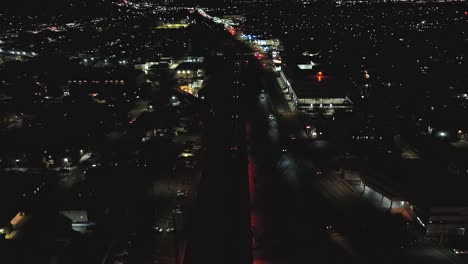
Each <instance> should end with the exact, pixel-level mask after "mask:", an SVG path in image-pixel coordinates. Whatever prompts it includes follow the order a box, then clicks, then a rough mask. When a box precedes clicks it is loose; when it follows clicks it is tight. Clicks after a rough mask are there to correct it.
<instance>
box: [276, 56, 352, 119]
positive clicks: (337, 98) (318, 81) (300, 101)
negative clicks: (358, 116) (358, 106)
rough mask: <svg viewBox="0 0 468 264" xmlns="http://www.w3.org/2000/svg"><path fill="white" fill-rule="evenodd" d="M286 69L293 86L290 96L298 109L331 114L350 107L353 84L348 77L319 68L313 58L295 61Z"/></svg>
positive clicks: (348, 109) (311, 113) (348, 110)
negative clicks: (334, 74)
mask: <svg viewBox="0 0 468 264" xmlns="http://www.w3.org/2000/svg"><path fill="white" fill-rule="evenodd" d="M288 64H290V63H288ZM285 72H286V75H287V76H288V79H289V81H290V85H291V86H292V90H293V91H292V93H291V95H290V96H291V97H292V98H289V99H290V100H291V101H293V102H294V104H295V105H296V108H297V110H299V111H300V112H302V113H305V114H307V115H313V116H316V115H322V116H332V115H334V114H335V113H337V112H352V111H353V102H352V101H351V99H350V97H349V96H350V94H351V88H352V84H351V83H350V82H349V81H346V80H344V79H343V78H340V77H339V76H333V75H331V74H328V73H327V72H324V71H322V70H320V68H319V67H318V66H317V64H314V63H313V62H312V61H309V62H307V63H297V62H296V64H295V66H292V67H291V66H290V67H288V68H287V70H286V71H285Z"/></svg>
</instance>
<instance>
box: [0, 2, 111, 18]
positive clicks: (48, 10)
mask: <svg viewBox="0 0 468 264" xmlns="http://www.w3.org/2000/svg"><path fill="white" fill-rule="evenodd" d="M103 1H106V2H109V3H110V2H111V1H113V0H4V1H2V2H4V3H2V6H1V7H0V12H3V13H16V14H37V15H54V14H57V13H59V12H61V11H63V10H67V11H69V12H72V11H73V10H75V11H76V12H83V10H89V11H90V12H92V11H96V10H93V9H95V8H97V7H98V5H99V3H102V2H103ZM71 3H73V4H74V6H75V7H74V8H72V7H70V4H71ZM84 5H86V7H85V6H84ZM83 8H84V9H83Z"/></svg>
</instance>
